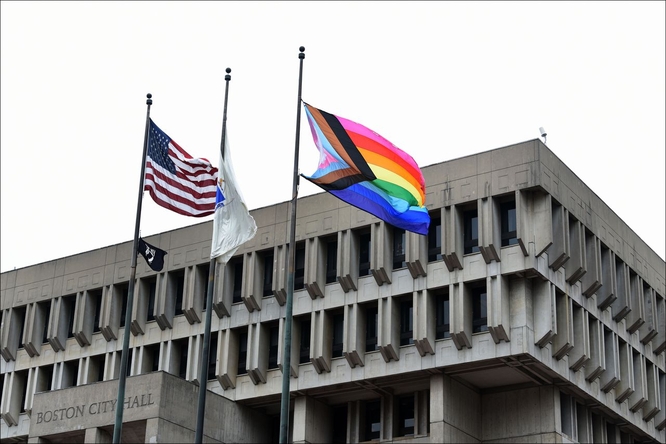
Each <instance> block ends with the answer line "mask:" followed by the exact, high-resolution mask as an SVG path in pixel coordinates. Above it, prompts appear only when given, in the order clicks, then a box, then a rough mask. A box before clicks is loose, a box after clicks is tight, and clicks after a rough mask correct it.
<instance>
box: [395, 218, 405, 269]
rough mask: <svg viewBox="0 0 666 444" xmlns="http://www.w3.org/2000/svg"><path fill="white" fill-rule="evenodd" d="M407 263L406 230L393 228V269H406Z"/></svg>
mask: <svg viewBox="0 0 666 444" xmlns="http://www.w3.org/2000/svg"><path fill="white" fill-rule="evenodd" d="M406 266H407V262H405V230H403V229H402V228H396V227H393V269H394V270H396V269H398V268H404V267H406Z"/></svg>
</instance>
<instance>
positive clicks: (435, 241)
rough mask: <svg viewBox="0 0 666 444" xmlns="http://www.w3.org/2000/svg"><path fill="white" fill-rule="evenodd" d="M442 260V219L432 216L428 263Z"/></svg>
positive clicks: (429, 232) (429, 229) (429, 231)
mask: <svg viewBox="0 0 666 444" xmlns="http://www.w3.org/2000/svg"><path fill="white" fill-rule="evenodd" d="M440 260H442V219H441V217H440V216H439V213H437V215H436V216H435V215H433V214H431V215H430V227H429V228H428V262H434V261H440Z"/></svg>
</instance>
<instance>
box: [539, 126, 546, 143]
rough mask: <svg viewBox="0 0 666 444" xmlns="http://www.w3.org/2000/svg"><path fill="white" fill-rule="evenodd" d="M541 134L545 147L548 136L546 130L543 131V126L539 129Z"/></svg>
mask: <svg viewBox="0 0 666 444" xmlns="http://www.w3.org/2000/svg"><path fill="white" fill-rule="evenodd" d="M539 134H541V137H543V143H544V145H545V144H546V136H547V135H548V134H546V130H545V129H543V126H540V127H539Z"/></svg>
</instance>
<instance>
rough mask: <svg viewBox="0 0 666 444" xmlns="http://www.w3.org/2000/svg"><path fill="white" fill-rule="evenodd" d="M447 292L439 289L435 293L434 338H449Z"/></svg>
mask: <svg viewBox="0 0 666 444" xmlns="http://www.w3.org/2000/svg"><path fill="white" fill-rule="evenodd" d="M450 316H451V314H450V312H449V294H448V293H447V292H445V291H440V292H438V293H436V294H435V339H444V338H450V337H451V333H450V327H449V324H450V322H451V321H450V319H451V317H450Z"/></svg>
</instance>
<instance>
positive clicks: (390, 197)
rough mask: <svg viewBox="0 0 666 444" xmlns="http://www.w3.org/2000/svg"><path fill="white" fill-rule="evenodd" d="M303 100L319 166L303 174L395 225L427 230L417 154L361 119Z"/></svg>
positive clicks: (425, 231) (426, 214)
mask: <svg viewBox="0 0 666 444" xmlns="http://www.w3.org/2000/svg"><path fill="white" fill-rule="evenodd" d="M303 106H304V107H305V113H306V115H307V118H308V123H309V124H310V130H311V131H312V137H313V139H314V142H315V144H316V145H317V148H318V149H319V166H318V167H317V170H316V171H315V172H314V173H313V174H312V175H311V176H306V175H302V176H303V177H304V178H306V179H307V180H309V181H310V182H312V183H314V184H316V185H318V186H320V187H321V188H323V189H324V190H326V191H328V192H329V193H331V194H333V195H334V196H336V197H338V198H339V199H341V200H343V201H344V202H347V203H348V204H350V205H353V206H355V207H356V208H359V209H361V210H364V211H367V212H368V213H370V214H372V215H374V216H376V217H378V218H379V219H381V220H383V221H385V222H387V223H389V224H391V225H393V226H395V227H398V228H402V229H404V230H407V231H412V232H414V233H418V234H423V235H427V234H428V226H429V225H430V216H429V215H428V211H427V209H426V208H425V181H424V180H423V174H421V169H420V168H419V167H418V165H417V164H416V162H415V161H414V159H412V157H411V156H410V155H409V154H407V153H405V152H404V151H402V150H401V149H400V148H398V147H396V146H395V145H393V144H392V143H391V142H389V141H388V140H386V139H385V138H383V137H382V136H380V135H379V134H377V133H375V132H374V131H372V130H371V129H369V128H366V127H365V126H363V125H361V124H358V123H356V122H352V121H351V120H347V119H345V118H342V117H339V116H335V115H333V114H330V113H327V112H326V111H322V110H320V109H317V108H315V107H313V106H311V105H309V104H307V103H305V102H303Z"/></svg>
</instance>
